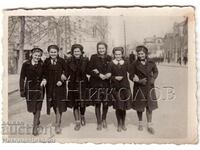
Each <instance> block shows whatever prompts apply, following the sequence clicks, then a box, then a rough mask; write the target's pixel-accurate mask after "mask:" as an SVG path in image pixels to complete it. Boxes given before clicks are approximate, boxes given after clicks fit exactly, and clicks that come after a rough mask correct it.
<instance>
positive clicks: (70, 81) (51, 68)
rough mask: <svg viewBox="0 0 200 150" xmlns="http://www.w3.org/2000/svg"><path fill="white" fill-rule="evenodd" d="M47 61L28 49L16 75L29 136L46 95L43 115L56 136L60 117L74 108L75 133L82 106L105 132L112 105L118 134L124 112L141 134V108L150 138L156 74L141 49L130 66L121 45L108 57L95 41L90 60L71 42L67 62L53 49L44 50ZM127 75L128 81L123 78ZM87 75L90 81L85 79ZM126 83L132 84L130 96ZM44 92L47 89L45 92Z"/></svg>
mask: <svg viewBox="0 0 200 150" xmlns="http://www.w3.org/2000/svg"><path fill="white" fill-rule="evenodd" d="M47 50H48V53H49V58H47V59H46V60H45V61H44V62H43V61H42V60H41V56H42V53H43V51H42V50H41V49H40V48H33V49H32V56H31V59H30V60H28V61H26V62H24V63H23V66H22V69H21V74H20V93H21V96H22V97H25V98H26V102H27V109H28V111H29V112H32V113H33V115H34V117H33V135H38V127H39V124H40V111H41V108H42V102H43V98H44V93H45V92H44V91H46V98H47V114H50V109H51V108H52V107H53V110H54V112H55V118H56V120H55V132H56V133H57V134H59V133H61V120H62V119H61V118H62V113H63V112H65V111H66V110H67V107H68V108H72V109H73V114H74V118H75V127H74V130H76V131H78V130H79V129H80V128H81V126H84V125H86V119H85V111H86V107H87V106H91V105H92V106H94V107H95V114H96V119H97V130H102V128H107V123H106V117H107V112H108V108H109V107H110V106H113V108H114V109H115V113H116V118H117V131H118V132H121V131H122V130H124V131H126V130H127V128H126V124H125V118H126V110H129V109H131V108H133V109H135V110H136V111H137V115H138V120H139V123H138V130H140V131H141V130H143V123H142V114H143V112H144V111H145V110H146V116H147V130H148V132H149V133H151V134H153V133H154V129H153V127H152V111H153V110H154V109H156V108H157V101H156V95H155V89H154V81H155V79H156V78H157V76H158V70H157V67H156V64H155V63H154V62H153V61H151V60H150V59H149V58H148V49H147V48H146V47H145V46H138V47H137V48H136V52H137V60H136V61H135V62H133V63H131V64H129V63H128V62H127V61H126V60H125V59H124V57H123V54H124V49H123V47H115V48H114V49H113V51H112V53H113V58H112V57H111V56H109V55H108V54H107V44H106V43H104V42H99V43H97V54H94V55H92V56H91V58H90V60H89V59H88V58H86V57H84V56H83V54H84V51H83V46H82V45H80V44H74V45H72V47H71V55H72V57H70V58H69V59H67V60H64V59H63V58H61V57H59V55H58V54H59V48H58V46H56V45H50V46H49V47H48V49H47ZM128 75H129V77H128ZM88 76H89V78H88ZM129 79H130V80H132V81H133V82H134V87H133V93H131V90H130V84H129ZM45 89H46V90H45Z"/></svg>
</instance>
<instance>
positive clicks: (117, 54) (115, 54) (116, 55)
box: [114, 50, 123, 61]
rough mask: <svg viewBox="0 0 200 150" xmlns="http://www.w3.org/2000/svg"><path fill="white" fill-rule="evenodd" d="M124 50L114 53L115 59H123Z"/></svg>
mask: <svg viewBox="0 0 200 150" xmlns="http://www.w3.org/2000/svg"><path fill="white" fill-rule="evenodd" d="M122 56H123V55H122V51H119V50H118V51H115V53H114V57H115V59H116V60H117V61H119V60H121V59H122Z"/></svg>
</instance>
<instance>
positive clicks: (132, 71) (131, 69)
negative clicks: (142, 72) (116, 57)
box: [128, 63, 135, 81]
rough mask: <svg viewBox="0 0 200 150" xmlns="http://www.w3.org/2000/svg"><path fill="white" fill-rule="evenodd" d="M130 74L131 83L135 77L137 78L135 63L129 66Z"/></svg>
mask: <svg viewBox="0 0 200 150" xmlns="http://www.w3.org/2000/svg"><path fill="white" fill-rule="evenodd" d="M128 70H129V71H128V72H129V79H130V80H131V81H133V78H134V76H135V63H131V64H129V66H128Z"/></svg>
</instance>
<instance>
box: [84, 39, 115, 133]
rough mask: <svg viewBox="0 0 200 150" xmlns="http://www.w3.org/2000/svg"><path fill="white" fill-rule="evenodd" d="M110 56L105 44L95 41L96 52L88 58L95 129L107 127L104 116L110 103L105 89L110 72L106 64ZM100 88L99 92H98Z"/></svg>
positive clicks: (108, 83) (108, 84) (108, 82)
mask: <svg viewBox="0 0 200 150" xmlns="http://www.w3.org/2000/svg"><path fill="white" fill-rule="evenodd" d="M111 59H112V58H111V56H109V55H107V44H106V43H104V42H99V43H97V54H94V55H92V56H91V58H90V63H89V67H88V70H89V74H90V75H91V77H90V87H91V88H92V90H91V91H89V93H90V92H91V94H89V95H92V97H91V98H89V99H92V100H93V101H94V104H95V114H96V118H97V130H101V129H102V125H103V128H107V123H106V116H107V112H108V107H109V105H110V104H111V103H110V102H109V100H108V98H107V96H106V89H109V88H110V73H109V72H108V64H109V62H110V61H111ZM100 89H101V92H99V91H100ZM101 104H103V113H102V114H101Z"/></svg>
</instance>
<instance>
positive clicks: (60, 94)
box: [42, 45, 67, 134]
mask: <svg viewBox="0 0 200 150" xmlns="http://www.w3.org/2000/svg"><path fill="white" fill-rule="evenodd" d="M48 52H49V56H50V57H49V58H47V59H46V60H45V62H44V79H43V81H42V85H44V86H45V85H46V92H47V95H46V97H47V114H50V109H51V107H53V109H54V112H55V114H56V124H55V131H56V133H57V134H59V133H61V128H60V124H61V117H62V113H63V112H65V111H66V110H67V103H66V82H65V81H64V80H62V79H61V76H62V74H66V73H67V67H66V65H65V61H64V59H62V58H60V57H59V55H58V52H59V48H58V46H56V45H50V46H49V47H48Z"/></svg>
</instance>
